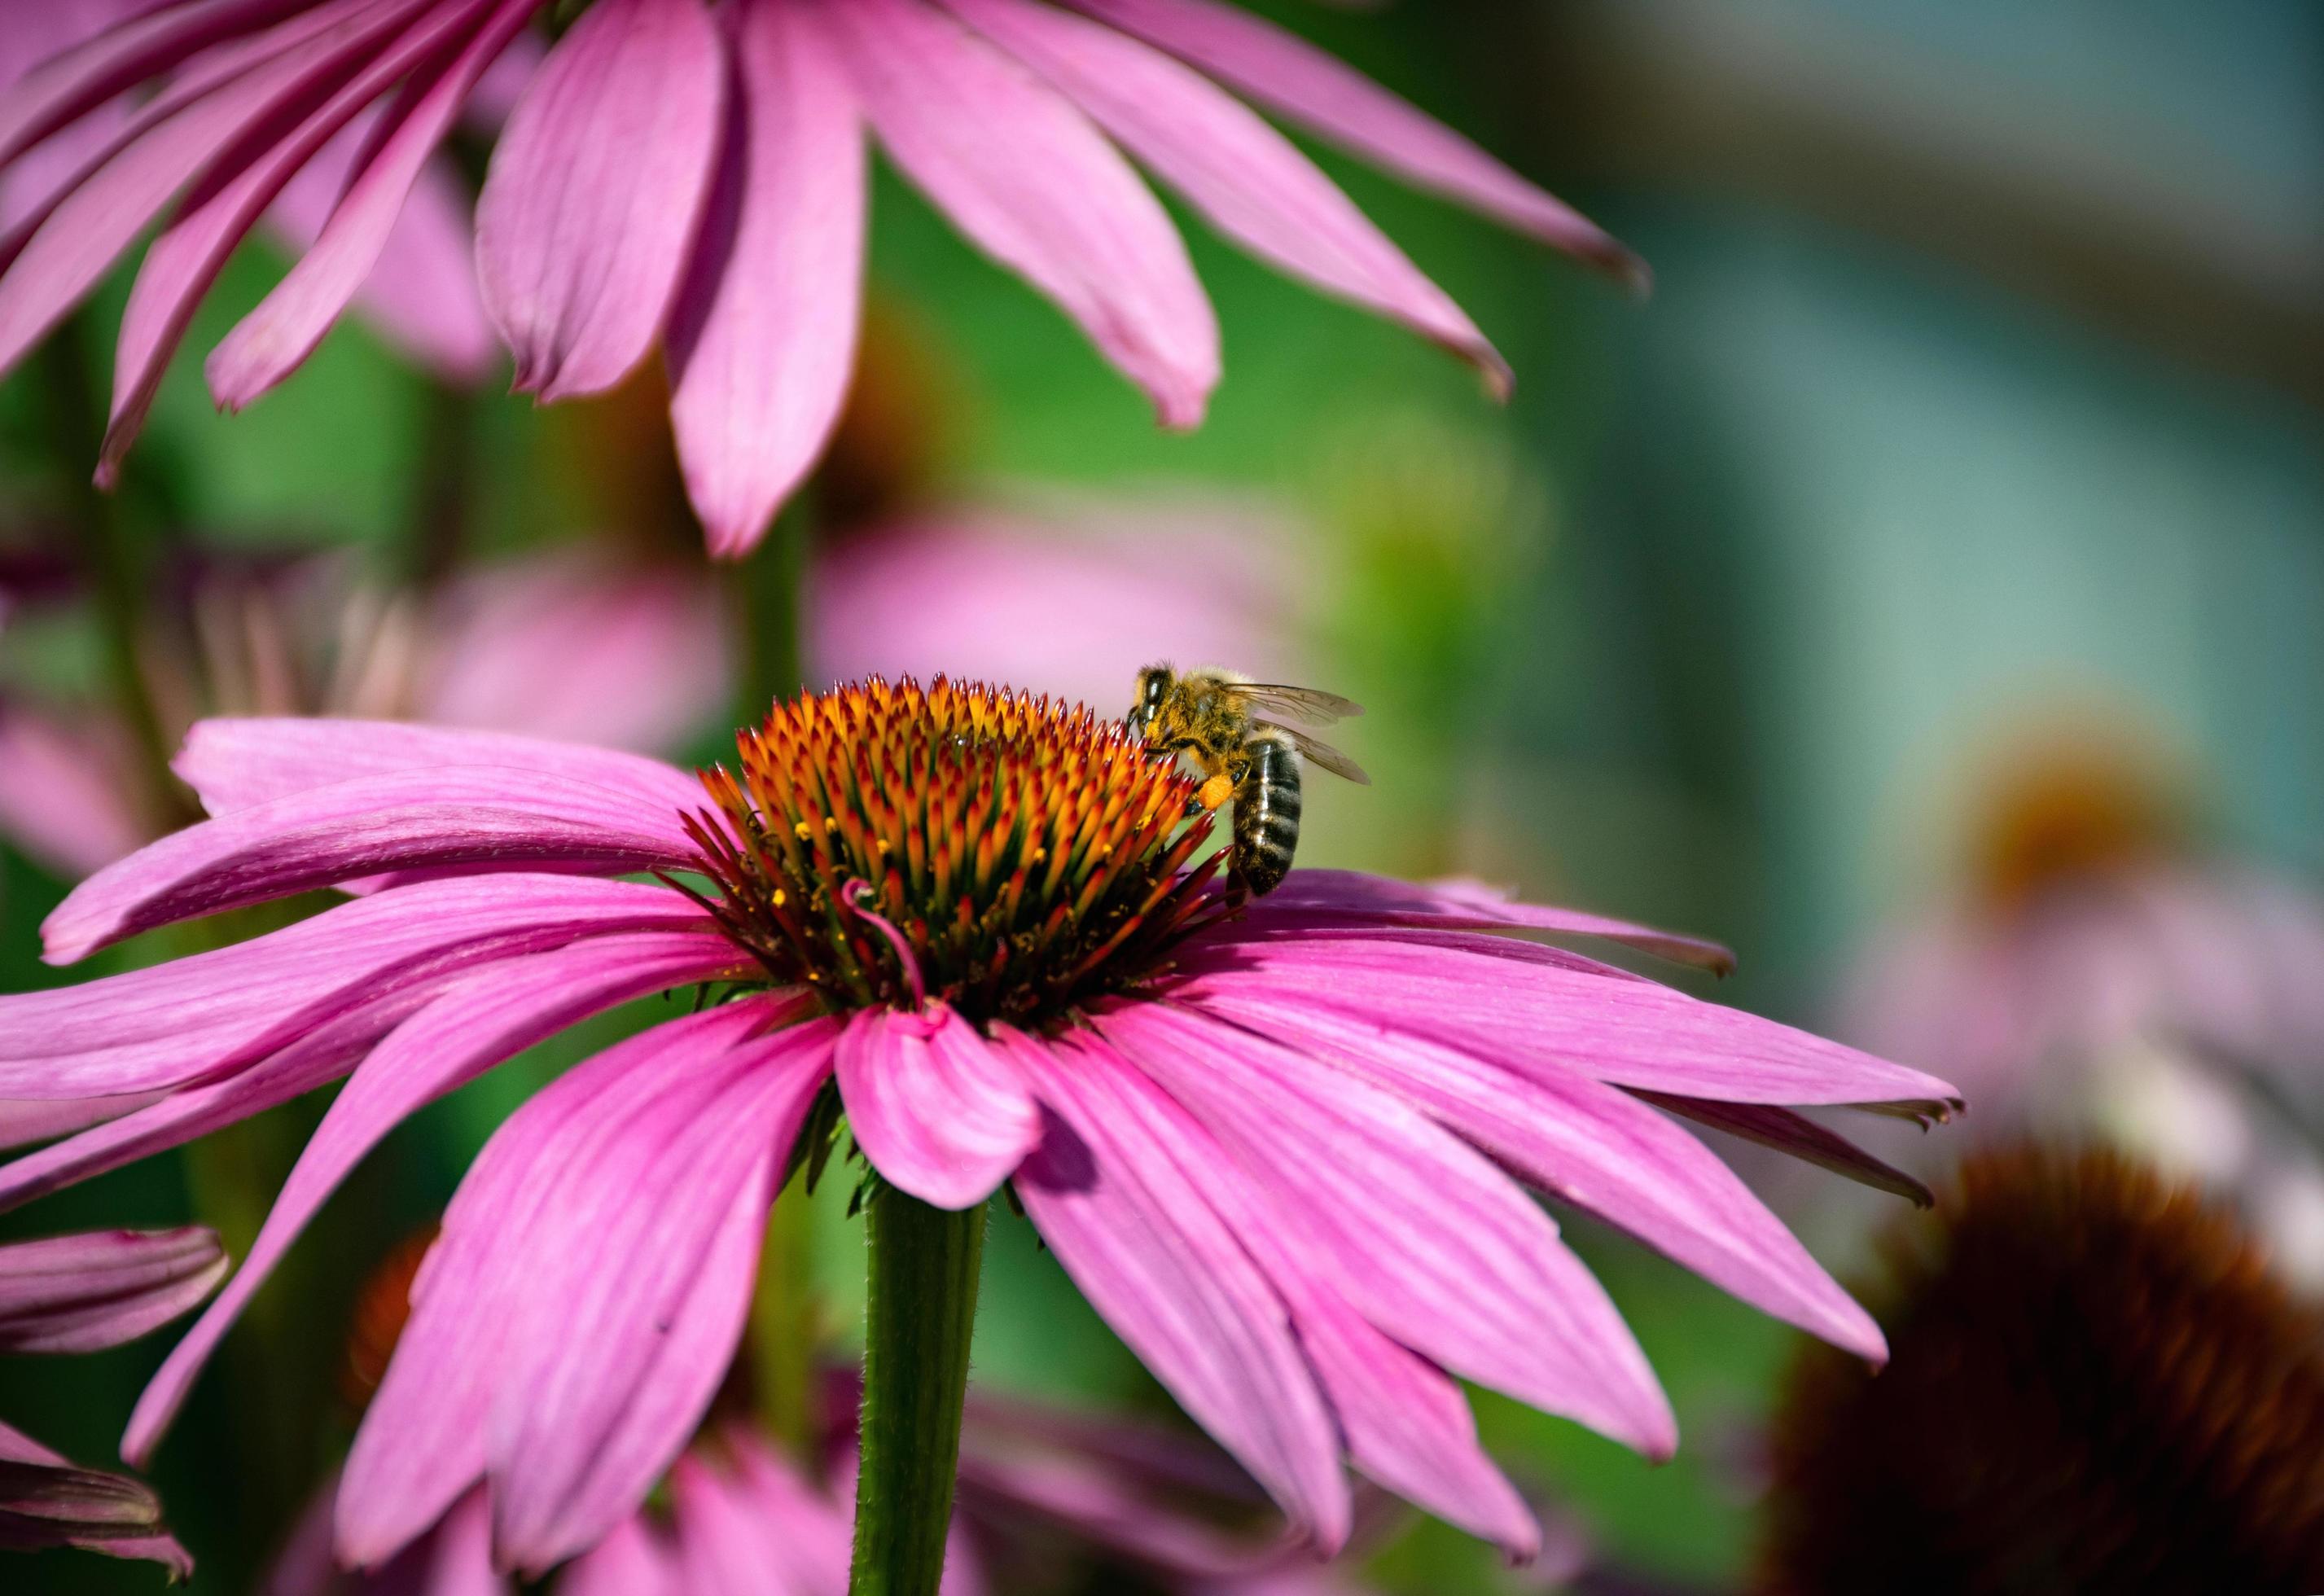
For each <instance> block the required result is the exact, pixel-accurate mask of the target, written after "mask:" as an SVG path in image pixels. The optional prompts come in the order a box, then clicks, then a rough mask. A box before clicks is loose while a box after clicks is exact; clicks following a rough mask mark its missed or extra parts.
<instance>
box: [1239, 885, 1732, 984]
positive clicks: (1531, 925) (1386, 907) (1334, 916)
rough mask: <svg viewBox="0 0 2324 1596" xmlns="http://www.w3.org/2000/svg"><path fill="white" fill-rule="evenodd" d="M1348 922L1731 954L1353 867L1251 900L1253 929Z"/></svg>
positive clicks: (1721, 960)
mask: <svg viewBox="0 0 2324 1596" xmlns="http://www.w3.org/2000/svg"><path fill="white" fill-rule="evenodd" d="M1340 924H1355V925H1365V926H1397V927H1412V928H1415V929H1441V930H1490V929H1496V928H1506V929H1509V930H1526V931H1545V932H1547V933H1549V934H1550V935H1552V936H1595V937H1600V938H1602V939H1604V940H1606V941H1608V942H1617V943H1620V944H1622V945H1623V946H1628V947H1635V948H1637V949H1638V950H1639V951H1640V952H1641V953H1650V954H1653V955H1656V956H1657V957H1659V958H1665V959H1669V960H1672V961H1674V963H1677V964H1693V965H1696V966H1698V967H1700V968H1701V969H1705V970H1711V971H1715V972H1717V973H1720V974H1722V975H1723V974H1725V973H1728V972H1729V971H1730V970H1732V969H1733V968H1734V967H1735V955H1733V954H1731V953H1729V952H1728V950H1727V949H1726V948H1724V947H1721V946H1720V945H1719V944H1718V943H1716V942H1707V941H1704V940H1703V939H1702V938H1701V937H1696V936H1679V935H1677V934H1675V933H1674V932H1669V931H1658V930H1655V928H1654V927H1651V926H1637V925H1632V924H1631V923H1630V922H1628V920H1614V919H1608V918H1605V917H1604V916H1602V915H1594V914H1583V913H1582V912H1581V911H1579V910H1577V909H1552V908H1547V907H1545V906H1543V905H1540V904H1534V903H1519V902H1517V901H1516V900H1515V899H1511V898H1510V897H1509V895H1508V893H1506V892H1503V891H1501V890H1498V889H1496V888H1492V887H1487V886H1483V885H1480V884H1479V883H1477V882H1473V881H1435V882H1429V883H1422V882H1418V881H1394V880H1391V879H1389V878H1388V877H1386V876H1376V875H1367V874H1365V873H1364V872H1360V871H1352V870H1301V871H1295V872H1292V874H1291V875H1290V876H1288V877H1286V879H1285V881H1284V883H1283V885H1282V886H1280V887H1278V888H1277V889H1276V890H1274V891H1273V892H1271V893H1269V894H1268V896H1267V897H1265V898H1263V899H1259V901H1258V902H1257V903H1254V904H1252V905H1251V909H1250V926H1251V928H1252V929H1254V930H1260V929H1267V928H1271V927H1291V928H1296V929H1303V930H1304V929H1308V928H1312V927H1319V926H1327V925H1340Z"/></svg>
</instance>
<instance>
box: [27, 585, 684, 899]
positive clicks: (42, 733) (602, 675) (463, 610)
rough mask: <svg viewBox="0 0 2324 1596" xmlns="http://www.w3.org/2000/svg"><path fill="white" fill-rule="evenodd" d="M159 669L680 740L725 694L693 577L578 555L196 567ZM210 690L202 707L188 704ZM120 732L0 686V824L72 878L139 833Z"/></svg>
mask: <svg viewBox="0 0 2324 1596" xmlns="http://www.w3.org/2000/svg"><path fill="white" fill-rule="evenodd" d="M185 608H186V612H187V613H185V614H184V615H183V616H181V617H179V618H177V621H176V624H177V625H178V627H179V628H180V630H182V631H183V632H186V633H187V634H188V641H189V645H190V647H191V648H192V650H193V651H194V653H195V655H196V656H197V657H198V668H197V669H182V668H180V669H170V668H167V667H163V666H159V665H158V662H157V668H156V669H154V670H153V671H152V674H153V675H154V677H155V678H156V679H157V682H158V683H159V684H160V685H161V686H162V687H165V688H167V689H168V690H166V691H164V692H163V693H162V694H161V697H162V700H163V708H164V710H165V712H166V713H169V714H170V715H172V716H173V718H174V723H175V724H180V725H182V724H187V723H189V722H190V721H191V720H193V719H194V718H196V717H197V716H198V715H201V714H203V713H259V714H283V713H298V712H312V713H323V714H331V713H337V714H342V715H349V714H351V715H375V716H396V717H400V718H412V719H418V720H424V721H428V722H430V723H432V724H441V725H448V726H472V727H476V728H479V729H484V730H505V731H522V732H527V733H532V734H534V735H537V736H542V737H553V738H563V739H569V740H572V741H576V742H585V743H605V744H611V745H613V746H614V747H619V748H632V749H636V750H639V751H641V752H676V751H677V750H678V749H680V748H682V747H683V746H684V745H685V744H686V743H687V740H688V739H689V738H690V737H691V736H692V735H694V734H695V733H697V732H699V731H700V730H702V729H703V726H704V724H705V722H704V714H703V711H704V706H707V705H716V704H719V703H723V702H724V698H725V695H726V691H727V681H728V669H727V662H726V655H727V646H726V633H727V621H726V615H725V611H724V605H723V604H721V602H720V599H719V595H718V593H717V590H716V588H715V586H714V585H713V584H712V583H711V582H709V581H708V580H707V578H706V577H705V575H704V574H703V573H701V572H699V571H692V570H687V569H686V568H684V567H676V566H656V565H650V564H644V563H640V562H634V561H629V560H624V559H621V558H613V557H610V556H605V555H602V554H598V553H595V552H593V551H587V550H576V551H572V552H566V553H558V554H550V555H536V556H530V557H528V558H520V559H513V560H508V561H504V562H502V563H500V564H496V565H484V566H480V567H471V568H470V569H468V570H467V571H466V572H465V573H464V574H462V575H461V576H459V577H456V578H455V579H453V580H451V581H449V582H447V583H445V584H443V585H442V586H438V588H436V589H434V590H433V591H432V592H430V593H429V594H428V595H425V596H424V597H420V598H412V597H409V596H403V595H388V594H385V593H383V592H382V591H380V590H378V589H372V588H363V587H351V586H350V584H349V579H348V570H347V567H346V564H345V563H344V562H342V561H339V560H335V559H327V558H318V559H310V560H306V561H302V562H300V563H299V564H296V565H294V566H292V567H289V568H288V569H285V570H278V571H274V572H272V573H263V572H262V573H256V574H252V573H244V572H238V571H229V570H225V569H215V570H210V571H207V572H204V573H201V574H199V575H198V576H196V577H194V578H193V580H192V581H191V582H190V584H189V592H188V593H187V595H186V597H185ZM197 681H198V682H200V683H201V684H203V686H204V689H205V696H206V698H207V700H208V701H207V702H206V703H198V702H193V701H190V698H189V694H190V691H191V685H192V684H193V683H194V682H197ZM133 770H134V767H133V765H132V763H131V760H130V752H129V744H128V739H127V737H126V735H125V733H122V732H121V731H120V730H119V728H117V727H116V726H115V724H113V722H112V720H111V718H110V717H109V716H108V715H106V712H105V711H103V710H102V709H100V708H97V707H94V706H86V705H65V704H60V703H56V702H43V701H42V700H39V699H37V698H33V697H27V696H25V695H21V694H19V695H14V696H9V695H5V694H0V837H5V839H6V840H7V841H9V842H11V843H13V844H15V845H16V846H18V847H19V848H21V849H23V852H24V853H26V854H27V855H28V856H29V857H31V858H32V859H33V860H35V861H36V862H38V863H41V864H42V865H43V866H45V867H46V868H48V869H51V870H53V871H55V872H58V873H59V874H60V875H64V876H66V877H69V878H70V877H78V876H82V875H86V874H88V872H91V871H94V870H96V869H97V867H98V866H100V865H103V864H108V863H112V862H113V861H114V860H115V859H118V858H120V857H121V856H122V855H123V854H124V853H128V852H130V851H131V850H132V849H133V848H134V847H136V846H137V845H138V844H141V843H143V842H146V841H149V840H151V836H152V826H151V824H150V822H149V821H148V819H147V818H146V817H145V816H143V815H142V814H140V813H139V811H138V808H137V806H136V805H135V803H134V802H133V801H132V795H133V794H134V792H135V791H136V790H137V784H136V782H135V780H134V774H133Z"/></svg>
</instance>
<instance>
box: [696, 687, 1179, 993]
mask: <svg viewBox="0 0 2324 1596" xmlns="http://www.w3.org/2000/svg"><path fill="white" fill-rule="evenodd" d="M735 752H736V756H737V760H736V767H735V768H734V769H733V770H729V769H728V768H726V767H725V766H724V765H720V766H715V767H714V768H712V769H710V770H705V771H703V772H702V783H703V786H704V788H705V789H707V791H708V792H709V794H710V797H711V798H712V800H713V802H715V805H716V806H717V809H718V812H719V814H718V816H711V815H709V814H707V813H705V814H703V815H699V816H690V817H689V818H688V825H689V826H690V828H691V829H692V830H693V832H694V835H695V840H696V844H698V845H699V847H700V848H701V850H702V868H703V870H704V872H705V873H706V874H707V875H709V876H710V878H711V879H712V880H713V881H715V883H716V885H717V888H718V899H717V900H715V901H714V902H712V903H711V905H710V907H711V910H712V912H713V913H714V914H715V915H716V916H717V917H718V919H719V921H720V923H721V924H722V925H723V926H724V927H725V928H726V932H727V934H728V935H729V936H732V937H733V939H734V940H735V942H736V943H737V944H738V945H739V946H742V947H743V948H744V949H746V950H748V951H749V952H750V953H751V955H752V956H753V957H755V958H756V959H757V960H758V962H759V963H760V964H761V965H762V966H763V967H764V968H765V969H766V971H767V973H768V975H769V976H770V979H771V980H773V981H774V982H775V983H778V984H780V985H804V986H807V987H809V988H811V989H813V990H814V991H816V992H819V993H821V994H822V995H823V998H824V1001H825V1003H826V1004H827V1005H829V1006H830V1007H831V1008H832V1009H834V1010H849V1009H858V1008H868V1007H871V1006H872V1005H875V1004H885V1005H890V1006H895V1007H913V1006H917V1005H918V1003H920V1002H921V1001H924V1000H925V999H941V1000H942V1001H945V1002H947V1003H949V1004H950V1005H952V1006H953V1007H954V1009H956V1010H959V1011H960V1012H962V1013H963V1014H964V1015H966V1016H967V1017H968V1018H970V1019H975V1020H979V1021H983V1020H991V1019H1005V1020H1009V1021H1011V1022H1013V1023H1017V1024H1021V1025H1045V1024H1048V1023H1051V1022H1054V1021H1056V1020H1058V1019H1063V1018H1064V1017H1065V1016H1066V1015H1068V1014H1069V1013H1071V1011H1072V1010H1073V1009H1074V1006H1075V1005H1076V1004H1078V1003H1080V1002H1083V1001H1087V1000H1089V999H1091V998H1093V997H1096V996H1099V995H1102V994H1103V993H1106V992H1119V991H1121V990H1123V989H1124V988H1126V987H1129V986H1131V985H1134V984H1135V983H1137V982H1139V980H1141V979H1143V978H1144V977H1146V976H1147V975H1148V974H1150V973H1152V972H1153V971H1154V970H1155V969H1156V968H1157V965H1158V964H1160V963H1161V962H1162V961H1163V959H1164V958H1165V956H1166V955H1167V952H1168V950H1169V949H1170V947H1172V946H1174V945H1175V944H1176V943H1177V942H1178V941H1179V940H1180V939H1181V938H1183V937H1184V936H1185V935H1186V933H1187V932H1188V931H1190V930H1191V929H1193V928H1194V927H1195V925H1197V924H1199V923H1202V921H1203V918H1204V917H1205V915H1206V911H1209V910H1211V909H1213V908H1214V907H1215V905H1216V903H1217V901H1218V898H1217V895H1216V894H1215V893H1213V892H1210V891H1207V890H1206V888H1207V887H1208V886H1209V883H1210V881H1211V878H1212V876H1213V873H1214V872H1215V868H1216V866H1215V862H1214V861H1215V856H1213V858H1206V859H1204V860H1203V861H1202V862H1201V863H1194V855H1195V853H1196V852H1197V851H1198V850H1199V849H1200V848H1201V846H1202V844H1203V842H1204V840H1205V839H1206V838H1207V837H1208V835H1210V830H1211V821H1210V816H1209V815H1208V814H1207V813H1206V812H1203V811H1201V810H1199V809H1198V808H1195V807H1194V806H1193V805H1192V803H1191V800H1192V799H1193V798H1194V793H1195V791H1196V789H1197V787H1198V786H1199V783H1198V782H1197V781H1196V780H1194V778H1192V777H1189V776H1186V775H1183V774H1181V773H1180V772H1179V771H1178V770H1177V769H1176V766H1175V764H1174V763H1172V762H1171V761H1165V760H1159V759H1157V757H1156V756H1155V755H1154V754H1153V753H1152V752H1150V751H1149V750H1148V749H1147V747H1146V746H1145V745H1144V743H1141V742H1139V740H1137V739H1136V738H1134V737H1132V736H1131V735H1130V733H1129V732H1128V731H1126V730H1125V729H1124V728H1123V727H1122V726H1121V725H1120V724H1117V723H1115V722H1113V721H1111V720H1100V719H1099V718H1098V717H1097V715H1095V713H1094V712H1093V711H1092V710H1090V709H1088V708H1087V707H1085V706H1065V705H1063V704H1057V703H1053V702H1051V701H1050V700H1049V699H1047V698H1046V697H1039V698H1037V697H1031V696H1029V695H1027V694H1021V693H1010V692H1009V691H1007V690H1005V689H1001V688H996V687H987V686H984V685H982V684H981V683H955V682H952V681H948V680H946V679H945V678H942V677H938V678H936V680H935V682H933V683H932V684H931V685H930V686H929V687H927V688H926V689H923V688H921V687H919V686H918V685H917V684H916V683H914V682H912V681H910V680H908V679H907V680H905V681H904V682H902V683H900V684H897V685H890V683H888V682H886V681H884V680H882V679H881V678H876V677H875V678H871V680H869V681H865V682H859V683H854V684H852V685H849V686H845V687H835V688H834V689H833V690H831V691H829V692H826V693H801V694H800V695H798V697H795V698H791V699H788V700H787V701H785V702H782V703H779V704H777V705H776V706H775V707H774V709H773V712H772V713H770V715H768V716H767V718H766V720H765V721H764V722H763V723H761V724H760V725H759V727H758V728H757V729H756V730H753V731H744V732H742V733H738V734H737V735H736V737H735ZM721 819H723V824H720V823H719V821H720V820H721Z"/></svg>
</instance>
